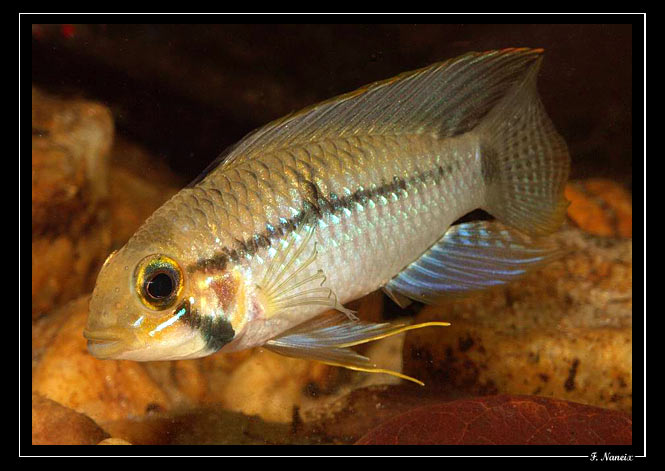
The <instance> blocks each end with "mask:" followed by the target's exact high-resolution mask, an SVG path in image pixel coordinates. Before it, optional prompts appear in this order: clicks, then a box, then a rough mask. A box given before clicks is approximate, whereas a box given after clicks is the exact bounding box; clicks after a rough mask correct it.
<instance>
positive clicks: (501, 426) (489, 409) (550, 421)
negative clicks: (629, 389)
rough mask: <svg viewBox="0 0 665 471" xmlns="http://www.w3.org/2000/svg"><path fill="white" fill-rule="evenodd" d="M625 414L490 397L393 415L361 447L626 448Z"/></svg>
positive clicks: (628, 420)
mask: <svg viewBox="0 0 665 471" xmlns="http://www.w3.org/2000/svg"><path fill="white" fill-rule="evenodd" d="M631 442H632V420H631V418H630V416H628V415H627V414H625V413H623V412H618V411H613V410H608V409H601V408H599V407H593V406H587V405H584V404H577V403H574V402H568V401H561V400H558V399H550V398H544V397H535V396H488V397H478V398H474V399H461V400H458V401H451V402H446V403H442V404H436V405H431V406H426V407H419V408H417V409H413V410H410V411H409V412H406V413H404V414H401V415H398V416H396V417H393V418H392V419H389V420H387V421H386V422H383V423H382V424H381V425H379V426H378V427H376V428H375V429H373V430H372V431H370V432H369V433H367V434H366V435H365V436H363V437H362V438H361V439H360V440H358V441H357V442H356V444H357V445H438V444H441V445H442V444H446V445H517V444H519V445H527V444H528V445H531V444H533V445H564V444H565V445H582V444H587V445H610V444H611V445H623V444H631Z"/></svg>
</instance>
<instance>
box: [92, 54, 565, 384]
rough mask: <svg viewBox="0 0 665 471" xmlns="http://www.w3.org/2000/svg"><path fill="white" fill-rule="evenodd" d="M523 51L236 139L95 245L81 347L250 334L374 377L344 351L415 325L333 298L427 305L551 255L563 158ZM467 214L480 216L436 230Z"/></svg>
mask: <svg viewBox="0 0 665 471" xmlns="http://www.w3.org/2000/svg"><path fill="white" fill-rule="evenodd" d="M541 55H542V50H537V49H509V50H502V51H490V52H486V53H471V54H467V55H465V56H461V57H459V58H456V59H452V60H449V61H446V62H443V63H439V64H434V65H432V66H430V67H427V68H424V69H421V70H418V71H414V72H410V73H406V74H402V75H400V76H398V77H395V78H394V79H390V80H387V81H384V82H379V83H375V84H372V85H369V86H367V87H364V88H362V89H360V90H357V91H355V92H352V93H349V94H346V95H342V96H340V97H337V98H334V99H331V100H328V101H326V102H323V103H320V104H318V105H314V106H312V107H310V108H308V109H305V110H303V111H300V112H298V113H294V114H292V115H289V116H287V117H285V118H282V119H281V120H278V121H276V122H273V123H271V124H269V125H267V126H265V127H264V128H261V129H259V130H258V131H255V132H254V133H252V134H250V135H249V136H247V137H246V138H245V139H243V140H242V141H241V142H240V143H238V144H237V145H236V146H234V147H233V148H231V149H230V150H229V151H227V152H226V153H225V154H223V155H222V156H220V158H219V159H218V161H216V162H215V163H214V164H213V165H212V166H211V168H210V169H209V170H208V171H207V172H206V173H205V174H204V176H203V177H202V178H200V179H198V180H197V181H195V182H194V183H193V184H191V185H190V186H189V187H187V188H185V189H183V190H181V191H180V192H179V193H177V194H176V195H175V196H173V197H172V198H171V199H170V200H169V201H168V202H166V203H165V204H164V205H163V206H162V207H161V208H159V209H158V210H157V211H156V212H155V213H154V214H153V215H152V216H151V217H150V218H149V219H148V220H147V221H146V222H145V223H144V224H143V226H142V227H141V228H140V229H139V230H138V231H137V232H136V234H135V235H134V236H133V237H132V238H131V239H130V240H129V241H128V243H127V244H126V245H125V246H124V247H123V248H122V249H120V250H119V251H118V252H116V253H114V254H112V255H111V256H109V258H108V259H107V261H106V262H105V264H104V267H103V268H102V270H101V272H100V274H99V277H98V281H97V284H96V287H95V290H94V292H93V296H92V298H91V302H90V317H89V320H88V325H87V328H86V331H85V335H86V337H87V338H88V348H89V350H90V351H91V353H92V354H93V355H95V356H98V357H100V358H124V359H133V360H162V359H181V358H195V357H200V356H204V355H208V354H211V353H214V352H216V351H220V350H221V351H233V350H240V349H245V348H250V347H254V346H265V347H267V348H271V349H273V350H274V351H277V352H279V353H282V354H285V355H290V356H296V357H304V358H313V359H317V360H320V361H325V362H327V363H330V364H336V365H340V366H346V367H349V368H353V369H358V370H362V371H379V372H387V371H384V370H380V369H378V368H376V367H375V366H374V365H373V364H371V362H369V360H368V359H367V358H365V357H362V356H360V355H358V354H356V353H355V352H353V351H352V350H350V349H349V348H348V347H350V346H353V345H356V344H359V343H364V342H367V341H371V340H374V339H377V338H381V337H385V336H388V335H393V334H395V333H398V332H402V331H404V330H408V329H411V328H417V327H423V326H425V325H419V326H405V325H391V324H368V323H363V322H360V321H358V320H357V319H356V318H355V316H354V314H353V312H352V311H349V310H348V309H346V308H344V303H346V302H348V301H351V300H353V299H357V298H359V297H361V296H363V295H365V294H368V293H370V292H372V291H374V290H376V289H379V288H383V289H384V291H386V293H388V294H389V295H390V296H391V297H392V298H393V299H395V300H396V301H397V302H398V303H400V304H403V303H408V302H409V300H418V301H422V302H426V303H437V302H439V301H440V300H441V299H445V298H446V297H448V296H451V295H459V294H465V293H467V292H472V291H476V290H481V289H485V288H489V287H491V286H494V285H496V284H503V283H506V282H509V281H511V280H512V279H515V278H517V277H519V276H521V275H522V274H524V273H525V272H527V271H528V270H530V269H533V268H536V267H538V266H540V265H541V264H542V263H544V262H545V261H547V260H548V259H549V258H551V256H552V255H553V253H554V252H555V249H554V248H553V247H552V246H551V244H549V243H547V242H543V239H542V237H541V236H543V235H547V234H549V233H551V232H553V231H554V230H556V228H557V227H558V226H559V224H560V223H561V221H562V218H563V215H564V214H565V208H566V203H565V200H564V199H563V186H564V184H565V181H566V179H567V175H568V167H569V157H568V152H567V148H566V145H565V142H564V141H563V139H562V138H561V137H560V136H559V135H558V133H557V132H556V130H555V129H554V127H553V126H552V124H551V122H550V120H549V118H548V117H547V115H546V113H545V111H544V109H543V107H542V104H541V103H540V100H539V98H538V95H537V91H536V75H537V71H538V68H539V64H540V60H541ZM477 208H482V209H484V210H486V211H487V212H489V213H490V214H491V215H493V216H495V217H496V218H497V220H498V222H489V223H488V222H475V223H467V224H462V225H456V226H452V227H451V225H452V224H453V223H454V222H455V221H456V220H457V219H459V218H460V217H462V216H464V215H465V214H467V213H469V212H470V211H472V210H474V209H477ZM331 309H334V310H336V312H337V314H335V313H331V312H330V310H331ZM427 325H444V323H430V324H427ZM389 373H394V372H389ZM397 375H398V376H399V374H397ZM407 379H412V378H407Z"/></svg>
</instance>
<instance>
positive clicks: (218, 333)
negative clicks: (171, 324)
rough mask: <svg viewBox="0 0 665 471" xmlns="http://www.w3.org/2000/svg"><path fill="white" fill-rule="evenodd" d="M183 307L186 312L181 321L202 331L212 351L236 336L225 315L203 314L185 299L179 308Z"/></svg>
mask: <svg viewBox="0 0 665 471" xmlns="http://www.w3.org/2000/svg"><path fill="white" fill-rule="evenodd" d="M183 308H184V309H185V310H186V313H185V315H183V316H182V317H181V318H180V319H181V321H182V322H184V323H185V324H187V325H189V326H190V327H191V328H192V329H194V330H198V331H200V332H201V335H202V337H203V340H205V342H206V346H207V347H208V350H209V351H210V352H216V351H218V350H219V349H221V348H222V347H223V346H224V345H226V344H227V343H229V342H230V341H231V340H233V337H235V331H234V330H233V327H232V326H231V323H230V322H229V321H227V320H226V319H224V318H223V317H214V318H213V317H211V316H205V315H203V316H202V315H201V314H200V313H199V311H197V310H196V309H192V307H191V305H190V304H189V301H183V302H182V304H181V305H180V306H178V308H177V310H180V309H183Z"/></svg>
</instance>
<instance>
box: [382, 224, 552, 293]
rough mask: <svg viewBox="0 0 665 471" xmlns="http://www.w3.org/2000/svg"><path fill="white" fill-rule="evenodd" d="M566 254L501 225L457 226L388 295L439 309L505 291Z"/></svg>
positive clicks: (396, 280)
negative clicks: (450, 301) (453, 300)
mask: <svg viewBox="0 0 665 471" xmlns="http://www.w3.org/2000/svg"><path fill="white" fill-rule="evenodd" d="M560 254H561V251H560V250H559V249H558V248H557V247H556V246H555V245H554V244H553V243H552V241H551V240H548V239H534V238H532V237H528V236H526V235H523V234H521V233H519V232H517V231H515V230H513V229H510V228H508V227H507V226H504V225H503V224H501V223H498V222H496V221H491V222H488V221H480V222H470V223H466V224H460V225H457V226H453V227H452V228H451V229H449V230H448V232H446V234H445V235H444V236H443V237H442V238H441V240H440V241H439V242H437V243H436V244H434V245H433V246H432V247H431V248H430V249H429V250H428V251H427V252H425V253H424V254H423V255H422V256H421V257H420V258H419V259H418V260H416V261H415V262H413V263H411V264H410V265H408V266H407V267H406V268H405V269H404V270H403V271H401V272H400V273H399V274H398V275H397V276H396V277H395V278H393V279H392V280H390V281H389V282H388V283H387V284H386V286H385V289H388V290H391V291H392V292H396V293H399V294H401V295H403V296H407V297H409V298H411V299H415V300H417V301H421V302H424V303H427V304H437V303H439V302H441V301H442V300H444V299H445V298H449V297H451V296H460V295H464V294H468V293H471V292H474V291H480V290H484V289H487V288H491V287H493V286H499V285H504V284H506V283H508V282H510V281H513V280H516V279H518V278H520V277H522V276H524V275H525V274H526V273H528V272H529V271H532V270H534V269H536V268H539V267H540V266H542V265H543V264H545V263H547V262H548V261H550V260H552V259H553V258H555V257H557V256H558V255H560Z"/></svg>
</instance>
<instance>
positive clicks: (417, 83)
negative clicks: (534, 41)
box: [195, 48, 543, 182]
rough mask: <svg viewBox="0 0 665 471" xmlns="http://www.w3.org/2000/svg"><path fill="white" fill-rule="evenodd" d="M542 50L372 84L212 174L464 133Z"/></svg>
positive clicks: (258, 136)
mask: <svg viewBox="0 0 665 471" xmlns="http://www.w3.org/2000/svg"><path fill="white" fill-rule="evenodd" d="M542 52H543V50H542V49H528V48H513V49H503V50H498V51H488V52H482V53H478V52H472V53H468V54H464V55H462V56H460V57H457V58H455V59H450V60H447V61H445V62H439V63H436V64H432V65H430V66H429V67H425V68H422V69H419V70H415V71H412V72H405V73H403V74H400V75H398V76H396V77H393V78H391V79H388V80H384V81H381V82H376V83H372V84H370V85H367V86H364V87H362V88H359V89H358V90H355V91H353V92H350V93H347V94H344V95H340V96H337V97H335V98H331V99H329V100H326V101H324V102H321V103H318V104H316V105H313V106H310V107H308V108H305V109H303V110H301V111H298V112H295V113H292V114H290V115H287V116H285V117H283V118H281V119H278V120H276V121H273V122H271V123H269V124H267V125H266V126H264V127H262V128H260V129H258V130H256V131H254V132H252V133H251V134H249V135H247V136H246V137H245V138H244V139H243V140H242V141H240V142H239V143H238V144H236V145H235V146H233V147H231V148H229V149H227V150H226V151H225V152H224V153H223V154H222V155H220V156H219V157H218V158H217V160H216V161H215V162H214V163H213V164H212V165H211V166H210V167H209V168H208V169H206V171H207V172H208V173H210V172H212V171H213V170H214V169H215V168H216V166H217V165H219V163H220V162H222V161H223V164H222V165H223V167H224V168H225V169H228V168H230V167H231V166H233V165H235V164H239V163H242V162H245V161H247V160H250V159H253V158H255V157H257V156H259V155H262V154H265V153H266V152H270V151H274V150H278V149H284V148H286V147H290V146H297V145H303V144H307V143H311V142H315V141H319V140H325V139H330V138H343V137H350V136H355V135H361V134H365V135H382V134H421V133H425V132H429V133H432V134H433V135H436V136H438V137H441V138H443V137H448V136H455V135H458V134H462V133H464V132H467V131H469V130H471V129H473V127H474V126H476V124H478V122H479V121H480V119H481V118H482V117H483V116H485V115H486V114H487V113H488V112H489V111H490V110H491V109H492V107H493V106H494V105H495V104H496V103H497V102H498V101H499V100H500V99H501V98H502V97H503V96H504V95H505V94H506V93H507V92H508V91H509V90H510V89H511V88H512V87H513V86H514V85H517V84H519V83H521V81H522V80H523V79H524V76H525V74H526V73H527V71H528V70H529V65H530V64H532V63H533V62H535V61H536V60H537V59H538V57H540V55H541V54H542ZM204 176H205V175H204ZM204 176H202V177H204ZM202 177H199V178H197V179H196V180H195V182H198V181H200V180H202V179H203V178H202Z"/></svg>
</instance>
